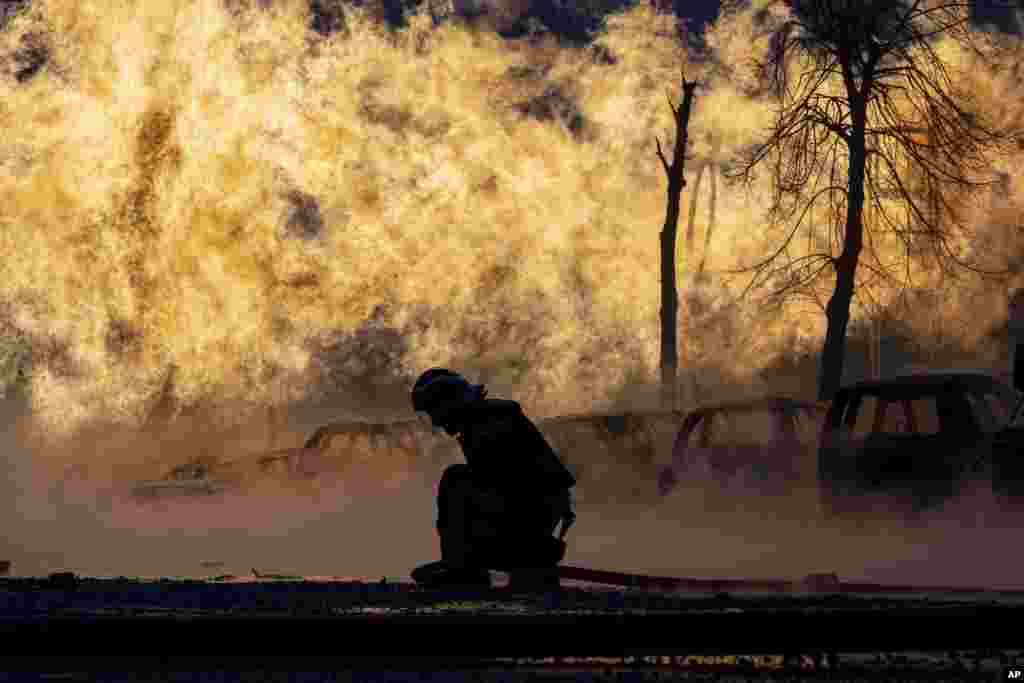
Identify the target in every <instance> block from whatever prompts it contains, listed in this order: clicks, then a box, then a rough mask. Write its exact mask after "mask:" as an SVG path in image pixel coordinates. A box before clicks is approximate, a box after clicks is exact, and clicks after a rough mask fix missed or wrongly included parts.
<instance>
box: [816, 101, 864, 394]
mask: <svg viewBox="0 0 1024 683" xmlns="http://www.w3.org/2000/svg"><path fill="white" fill-rule="evenodd" d="M857 100H858V101H854V102H853V105H854V106H853V107H851V109H852V113H853V126H852V129H851V132H850V140H849V145H850V179H849V185H848V195H847V201H846V227H845V232H844V236H843V251H842V253H841V254H840V255H839V258H838V259H836V288H835V291H833V292H832V298H831V299H829V301H828V306H826V308H825V317H826V319H827V320H828V331H827V332H826V333H825V343H824V346H823V348H822V351H821V368H820V374H819V376H818V400H820V401H827V400H830V399H831V398H832V396H833V395H835V393H836V392H837V391H838V390H839V387H840V384H841V382H842V378H843V363H844V361H845V356H846V328H847V326H848V325H849V322H850V303H851V302H852V301H853V289H854V282H855V276H856V273H857V262H858V260H859V258H860V252H861V249H862V247H863V240H864V234H863V231H864V224H863V214H864V163H865V142H864V137H865V121H866V119H867V114H866V109H867V105H866V104H865V101H864V99H863V98H857Z"/></svg>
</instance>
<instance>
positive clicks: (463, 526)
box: [412, 368, 576, 592]
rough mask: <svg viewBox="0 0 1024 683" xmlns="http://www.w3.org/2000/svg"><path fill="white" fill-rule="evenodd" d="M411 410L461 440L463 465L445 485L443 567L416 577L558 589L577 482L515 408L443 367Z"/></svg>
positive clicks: (432, 582)
mask: <svg viewBox="0 0 1024 683" xmlns="http://www.w3.org/2000/svg"><path fill="white" fill-rule="evenodd" d="M412 405H413V410H414V411H415V412H416V415H417V417H418V418H419V419H420V420H423V421H424V422H425V423H427V424H428V426H429V427H431V428H432V429H434V430H435V431H436V430H438V429H443V430H444V431H445V432H447V433H448V434H449V435H450V436H453V437H455V438H456V439H457V440H458V442H459V445H460V446H461V447H462V452H463V454H464V455H465V457H466V463H465V464H461V463H460V464H457V465H451V466H449V467H448V468H447V469H446V470H445V472H444V474H443V475H442V476H441V482H440V484H439V485H438V492H437V532H438V534H439V535H440V537H441V561H440V562H431V563H430V564H426V565H423V566H422V567H418V568H417V569H416V570H415V571H413V572H412V578H413V579H414V580H415V581H416V583H417V584H419V585H422V586H427V587H432V588H439V587H445V588H455V587H459V588H490V586H491V580H490V574H489V573H488V570H490V569H495V570H501V571H506V572H508V573H509V574H510V576H511V580H510V585H509V589H510V590H512V591H523V592H534V591H548V590H557V588H558V586H559V583H558V568H557V567H558V563H559V562H561V561H562V558H563V557H564V556H565V547H566V546H565V541H564V539H565V533H566V531H568V529H569V526H570V525H572V523H573V522H574V521H575V519H576V515H575V514H574V513H573V509H572V500H571V498H570V495H569V489H571V488H572V487H573V486H575V485H576V479H575V478H574V477H573V476H572V474H571V473H570V472H569V470H567V469H566V468H565V466H564V465H563V464H562V462H561V460H559V458H558V455H557V454H556V453H555V452H554V450H553V449H552V448H551V446H550V445H549V444H548V442H547V441H546V440H545V439H544V436H543V435H542V434H541V433H540V430H539V429H537V427H536V425H534V424H533V422H531V421H530V419H529V418H528V417H526V415H524V414H523V411H522V408H521V407H520V406H519V404H518V403H517V402H515V401H506V400H500V399H492V398H487V389H485V388H484V386H483V385H479V384H470V383H469V382H468V381H466V379H465V378H464V377H462V376H461V375H459V374H457V373H454V372H451V371H450V370H446V369H443V368H433V369H431V370H428V371H426V372H425V373H423V374H422V375H421V376H420V378H419V379H418V380H417V381H416V384H415V386H414V387H413V390H412ZM559 522H561V524H562V529H561V534H560V537H559V538H555V537H554V532H555V528H556V527H557V526H558V524H559Z"/></svg>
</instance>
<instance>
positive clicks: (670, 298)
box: [655, 74, 697, 409]
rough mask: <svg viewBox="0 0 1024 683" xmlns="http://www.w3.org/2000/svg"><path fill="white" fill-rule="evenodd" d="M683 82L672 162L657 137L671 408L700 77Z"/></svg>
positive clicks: (665, 375)
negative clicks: (690, 147)
mask: <svg viewBox="0 0 1024 683" xmlns="http://www.w3.org/2000/svg"><path fill="white" fill-rule="evenodd" d="M682 82H683V102H682V104H681V105H680V106H679V107H678V108H677V107H675V106H674V105H673V104H672V99H671V98H669V101H668V106H669V108H670V109H672V114H673V116H674V117H675V121H676V145H675V156H674V158H673V159H672V163H671V164H669V163H668V161H667V160H666V159H665V155H664V154H663V153H662V151H661V141H660V140H658V139H657V138H655V142H656V143H657V146H658V158H659V159H661V165H662V166H663V167H664V168H665V175H666V176H668V203H667V205H666V208H665V224H664V226H663V227H662V229H661V390H662V403H663V405H664V407H666V408H668V409H675V408H676V407H677V406H676V395H677V393H678V386H677V383H676V370H677V367H678V363H679V358H678V350H677V344H676V335H677V329H676V322H677V317H678V313H679V293H678V291H677V290H676V232H677V228H678V224H679V205H680V196H681V195H682V193H683V188H684V187H686V178H685V177H684V174H683V167H684V166H685V163H686V141H687V136H688V132H687V128H688V126H689V123H690V109H691V107H692V105H693V93H694V90H696V88H697V82H696V81H687V80H686V76H685V74H684V75H683V77H682Z"/></svg>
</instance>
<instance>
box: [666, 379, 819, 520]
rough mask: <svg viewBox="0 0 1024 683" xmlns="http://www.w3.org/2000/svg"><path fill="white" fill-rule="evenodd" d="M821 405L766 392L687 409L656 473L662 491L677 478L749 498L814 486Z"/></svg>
mask: <svg viewBox="0 0 1024 683" xmlns="http://www.w3.org/2000/svg"><path fill="white" fill-rule="evenodd" d="M825 411H826V408H825V406H824V405H823V404H820V403H816V402H812V401H801V400H798V399H795V398H790V397H787V396H765V397H760V398H754V399H746V400H736V401H728V402H724V403H717V404H713V405H708V406H702V407H700V408H698V409H696V410H693V411H691V412H690V413H689V414H688V415H687V416H686V418H685V419H684V420H683V423H682V426H681V427H680V428H679V431H678V434H677V436H676V439H675V443H674V445H673V447H672V463H671V464H670V465H669V466H668V467H664V468H662V469H661V471H660V472H659V474H658V493H659V494H660V495H661V496H666V495H668V494H669V493H671V492H672V491H673V490H674V489H675V488H676V487H677V486H678V485H679V484H680V483H681V482H691V483H693V482H696V483H698V484H699V485H700V486H701V487H703V488H705V489H710V491H711V492H718V493H722V494H726V495H727V496H728V495H730V494H735V496H737V498H733V500H739V499H740V498H738V497H740V496H743V497H748V496H749V494H750V493H751V492H756V493H758V494H760V495H762V496H789V495H790V494H792V493H793V491H794V489H796V488H807V487H811V488H813V487H814V476H815V468H814V454H815V442H816V439H817V433H818V429H819V425H820V424H821V423H822V421H823V419H824V416H825Z"/></svg>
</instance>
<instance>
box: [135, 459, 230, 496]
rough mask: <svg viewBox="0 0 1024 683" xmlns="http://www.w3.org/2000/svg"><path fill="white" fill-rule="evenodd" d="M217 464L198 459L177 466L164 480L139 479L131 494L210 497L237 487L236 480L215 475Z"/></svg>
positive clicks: (208, 460)
mask: <svg viewBox="0 0 1024 683" xmlns="http://www.w3.org/2000/svg"><path fill="white" fill-rule="evenodd" d="M216 466H217V463H216V461H215V460H214V459H212V458H196V459H195V460H192V461H190V462H187V463H184V464H182V465H178V466H177V467H174V468H173V469H172V470H171V471H170V472H168V473H167V474H166V475H165V476H164V477H163V478H162V479H155V480H150V481H139V482H136V483H135V484H134V485H133V486H132V489H131V495H132V497H133V498H136V499H138V500H144V501H145V500H156V499H160V498H176V497H187V496H211V495H216V494H219V493H224V492H226V491H228V490H230V489H232V488H234V487H235V486H236V485H237V484H238V482H237V481H236V480H234V479H230V478H224V477H214V476H213V474H212V473H213V470H214V468H216Z"/></svg>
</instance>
